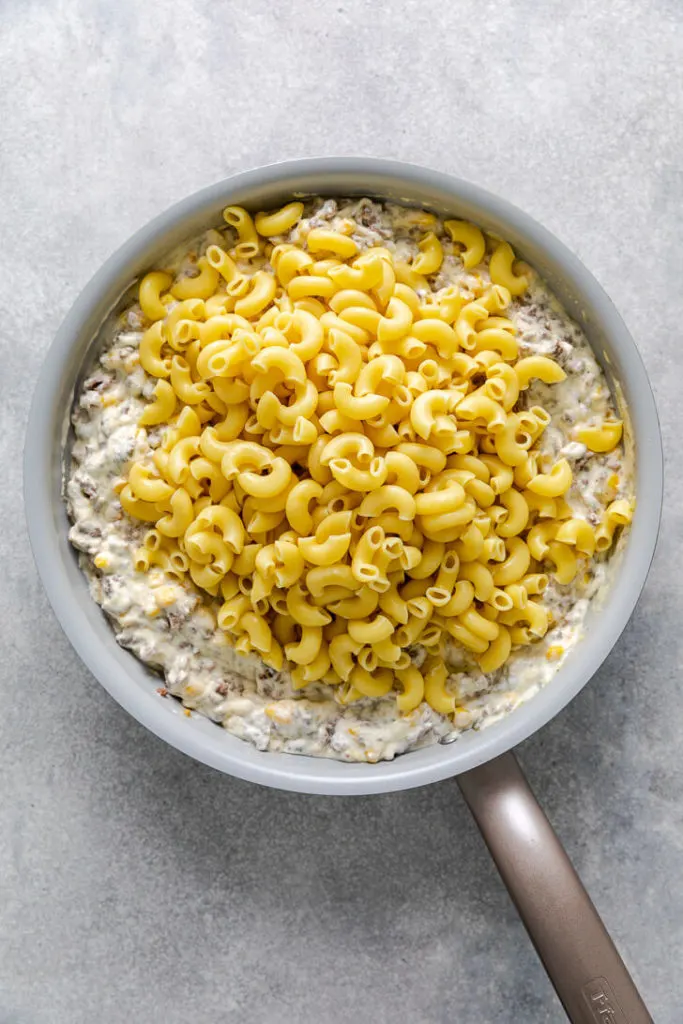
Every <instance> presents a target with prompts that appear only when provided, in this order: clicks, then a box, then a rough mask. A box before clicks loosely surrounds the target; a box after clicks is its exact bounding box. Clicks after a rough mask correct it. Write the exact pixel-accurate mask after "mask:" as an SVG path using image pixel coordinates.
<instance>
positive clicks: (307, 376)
mask: <svg viewBox="0 0 683 1024" xmlns="http://www.w3.org/2000/svg"><path fill="white" fill-rule="evenodd" d="M303 212H304V206H303V204H302V203H301V202H291V203H288V204H287V205H285V206H283V207H282V208H281V209H280V210H277V211H275V212H261V213H257V214H256V216H255V217H254V218H252V216H251V215H250V214H249V213H248V212H247V211H246V210H243V209H241V208H240V207H235V206H231V207H227V208H226V209H225V211H224V214H223V215H224V219H225V221H226V223H227V224H228V225H229V227H230V228H231V229H233V231H234V232H235V233H236V235H237V241H236V243H235V244H234V245H231V243H230V242H228V241H226V242H225V243H224V244H225V249H224V248H222V247H221V246H220V245H216V244H212V245H210V246H208V248H207V250H206V254H205V255H200V257H199V258H198V260H197V261H196V265H197V270H198V273H197V274H196V276H194V277H189V276H181V277H178V278H177V279H175V280H174V278H173V276H172V275H171V274H169V273H167V272H165V271H153V272H151V273H149V274H147V275H146V276H145V277H143V279H142V280H141V282H140V287H139V302H140V308H141V311H142V314H143V315H144V317H145V319H146V321H148V323H147V324H146V329H145V331H144V333H143V336H142V340H141V342H140V351H139V358H140V364H141V366H142V368H143V370H144V371H145V372H146V373H147V374H149V375H151V376H152V377H153V378H156V384H155V386H154V393H153V395H154V397H153V399H152V400H151V401H150V402H149V404H148V405H147V406H146V408H145V409H144V411H143V414H142V416H141V418H140V427H141V428H145V429H155V428H159V429H162V430H163V434H162V441H161V444H160V446H159V447H158V448H155V450H154V452H153V457H152V459H151V461H150V460H149V459H148V460H146V461H145V462H142V461H135V460H134V461H133V462H132V464H131V465H130V468H129V471H128V476H127V479H126V481H125V483H123V484H122V486H121V488H120V489H119V500H120V503H121V507H122V509H123V510H124V511H125V512H126V513H127V514H129V515H131V516H133V517H135V518H137V519H140V520H142V521H144V522H146V523H149V524H151V525H152V529H151V530H150V531H149V532H148V534H147V535H146V539H145V543H144V546H143V547H141V548H139V549H138V550H137V551H136V554H135V566H136V568H137V569H138V570H139V571H148V570H150V568H152V567H154V566H158V567H162V568H164V569H165V570H167V571H168V572H169V573H170V574H172V575H173V578H174V579H177V580H179V581H181V582H182V581H183V580H187V579H189V580H191V581H192V582H193V583H194V584H195V585H196V586H198V587H200V588H203V589H204V590H206V591H207V592H208V593H209V594H210V595H212V596H213V597H216V596H217V595H221V596H220V598H218V599H219V600H222V604H221V606H220V610H219V611H218V615H217V619H218V623H219V626H220V628H221V629H222V630H223V631H224V633H225V635H226V638H227V639H228V641H229V642H230V643H231V644H232V645H233V646H234V647H235V648H236V649H237V650H238V651H239V652H242V653H248V652H250V651H255V652H257V653H258V654H259V655H260V656H261V657H262V659H263V660H264V661H265V662H266V663H267V664H269V665H272V666H273V667H274V668H277V669H278V670H279V669H281V668H283V667H285V668H288V669H289V671H290V674H291V677H292V681H293V685H294V687H295V689H299V688H301V687H305V686H307V685H308V684H309V683H313V682H316V681H323V682H327V683H329V684H336V685H338V686H339V689H338V691H337V692H338V694H339V699H340V701H341V702H344V703H348V702H349V701H350V700H354V699H360V698H362V697H373V696H381V695H383V694H385V693H387V692H389V691H390V690H391V689H392V687H393V688H394V689H395V691H396V701H397V706H398V709H399V711H400V712H401V713H402V714H410V712H411V711H413V710H414V709H415V708H417V707H418V706H419V704H420V703H421V702H422V701H423V700H425V701H426V702H427V703H428V704H430V705H431V706H432V707H433V708H434V709H435V710H436V711H439V712H441V713H443V714H452V713H454V711H455V697H454V695H453V694H452V693H451V692H450V691H449V689H448V684H447V671H446V668H445V663H444V661H443V658H442V657H440V656H439V655H440V652H441V653H442V651H443V645H444V644H445V643H446V642H449V643H450V642H453V641H454V642H456V643H458V644H460V645H461V646H462V647H464V648H465V649H466V650H468V651H469V652H470V653H471V655H472V657H473V658H475V659H476V661H477V662H478V664H479V667H480V669H481V671H482V672H485V673H489V672H495V671H496V670H498V669H499V668H500V667H501V666H502V665H504V664H505V662H506V660H507V659H508V657H509V656H510V653H511V651H512V650H513V648H515V647H517V646H518V645H523V644H528V643H531V642H533V641H534V640H536V639H539V638H540V637H542V636H543V635H544V634H545V632H546V630H547V629H548V625H549V617H548V612H547V611H546V609H545V608H544V606H543V604H542V595H543V592H544V590H545V588H546V586H547V584H548V577H549V576H552V577H554V579H555V580H556V581H557V582H558V583H559V584H560V585H562V584H567V583H569V582H570V581H571V580H572V579H574V577H575V576H576V574H577V572H579V570H580V566H581V560H582V559H590V558H592V557H593V555H594V553H595V552H598V553H600V552H603V551H605V550H607V548H609V547H610V545H611V544H612V542H613V540H614V536H615V533H616V531H617V529H618V528H619V527H623V526H625V525H626V524H628V523H629V522H630V520H631V516H632V507H631V504H630V503H629V502H628V501H626V500H623V499H619V500H616V501H613V502H612V504H611V505H609V506H608V507H607V509H606V511H605V513H604V515H603V518H602V521H601V522H600V524H599V525H598V526H597V527H595V528H594V527H593V526H591V525H590V524H589V523H588V521H587V520H585V519H582V518H580V517H577V516H575V515H572V513H571V511H570V510H569V507H568V505H567V502H566V501H565V500H564V496H565V495H566V494H567V492H568V490H569V489H570V487H571V486H572V471H571V468H570V466H569V463H568V462H567V460H566V459H560V460H559V461H558V462H556V464H555V465H554V466H552V467H551V468H549V469H548V471H547V472H541V471H539V466H540V465H543V466H546V463H545V461H544V460H543V459H540V458H539V451H538V448H537V445H538V442H539V440H540V438H541V437H542V435H543V432H544V430H545V429H546V427H547V426H548V424H549V422H550V416H549V415H548V413H547V412H546V411H545V410H544V409H543V408H541V407H540V406H532V407H531V408H530V409H528V408H527V407H526V406H524V407H523V408H522V410H521V411H520V410H519V398H520V393H523V392H525V391H526V390H527V389H528V387H529V385H530V382H531V381H532V380H534V379H538V380H541V381H542V382H543V383H544V384H546V385H554V384H556V383H559V382H561V381H562V380H563V379H564V378H565V373H564V371H563V370H562V368H561V367H560V366H559V365H558V364H557V363H556V362H555V361H554V360H552V359H550V358H547V357H545V356H538V355H532V356H529V355H527V356H524V357H523V358H518V356H519V350H520V344H519V342H518V340H517V338H516V336H515V335H516V329H515V325H514V323H513V321H512V320H511V319H508V318H507V317H506V315H505V311H506V309H507V306H508V305H509V303H510V301H511V298H512V297H513V296H519V295H520V294H521V293H522V292H523V291H524V290H525V288H526V287H527V285H528V283H529V275H528V274H527V273H526V272H525V273H520V272H519V269H520V268H519V267H517V268H515V254H514V251H513V250H512V248H511V246H510V245H509V244H508V243H506V242H495V243H494V244H493V249H492V252H491V255H490V257H489V259H488V270H489V274H490V280H491V284H490V285H488V286H487V285H485V283H484V282H483V279H482V278H481V276H480V275H479V273H478V271H476V270H473V269H472V268H476V267H480V266H483V265H485V262H486V248H487V240H486V237H485V236H484V234H483V233H482V231H481V230H480V229H479V228H478V227H476V226H475V225H473V224H469V223H468V222H466V221H458V220H450V221H446V222H445V223H444V225H443V226H441V225H439V223H438V222H437V221H436V219H435V218H431V219H428V220H426V221H425V222H424V226H425V227H426V226H427V224H429V227H430V229H431V228H433V230H429V231H428V233H427V234H425V235H424V236H423V237H422V238H421V239H420V241H419V242H418V244H417V249H418V252H417V254H416V256H415V258H414V259H413V261H412V263H407V262H404V261H401V260H394V257H393V255H392V253H391V252H390V251H389V250H388V249H386V248H380V247H374V248H370V249H367V250H366V251H365V252H361V251H360V247H359V243H358V242H357V241H356V239H355V237H352V229H353V222H349V223H342V224H341V225H340V226H341V229H342V230H339V231H336V230H331V229H327V228H323V227H313V228H311V229H309V230H306V229H305V225H306V222H303V224H300V223H299V222H300V221H301V218H302V215H303ZM290 232H291V234H290ZM444 232H445V233H444ZM228 234H229V233H228ZM448 237H450V242H449V241H448ZM271 239H272V240H273V241H270V240H271ZM288 239H295V241H291V240H288ZM444 246H445V248H444ZM228 250H229V252H228ZM452 253H454V254H456V255H458V256H459V257H460V259H461V260H462V263H463V264H464V267H465V268H466V269H467V270H468V271H472V274H471V279H478V280H479V281H481V287H478V288H475V289H474V292H473V291H471V290H470V291H465V289H464V288H463V289H462V290H459V288H458V287H457V286H449V287H448V288H444V289H441V291H440V292H438V293H432V292H431V291H430V287H431V286H430V285H429V284H428V282H427V280H426V278H427V277H428V276H429V275H433V274H437V273H438V272H439V270H440V268H441V266H442V263H443V260H444V258H445V257H446V256H448V258H452V256H451V254H452ZM425 293H426V294H425ZM482 380H483V383H482ZM575 436H576V438H577V439H578V440H579V441H580V442H582V443H583V444H585V445H586V446H587V448H589V449H590V450H591V451H593V452H608V451H611V450H612V449H613V448H614V447H615V446H616V445H617V444H618V443H619V442H620V440H621V436H622V423H621V421H618V420H606V421H604V422H602V423H598V424H597V425H595V424H594V423H591V424H590V425H586V426H583V427H580V428H579V429H578V430H577V431H576V435H575ZM530 595H531V596H532V597H533V600H532V599H530ZM413 643H420V644H422V645H423V646H424V648H425V649H426V650H427V651H428V652H429V653H428V657H427V659H426V661H425V663H424V665H423V666H422V668H421V669H420V668H418V667H416V666H415V665H414V664H413V663H412V662H411V658H410V656H409V653H408V651H407V650H406V648H407V647H408V646H409V645H410V644H413Z"/></svg>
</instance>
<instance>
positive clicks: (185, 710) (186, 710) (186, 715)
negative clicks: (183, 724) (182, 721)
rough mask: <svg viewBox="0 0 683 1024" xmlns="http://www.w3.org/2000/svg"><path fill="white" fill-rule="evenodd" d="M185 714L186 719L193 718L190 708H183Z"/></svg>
mask: <svg viewBox="0 0 683 1024" xmlns="http://www.w3.org/2000/svg"><path fill="white" fill-rule="evenodd" d="M183 714H184V715H185V717H186V718H192V712H191V711H190V709H189V708H183Z"/></svg>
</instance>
